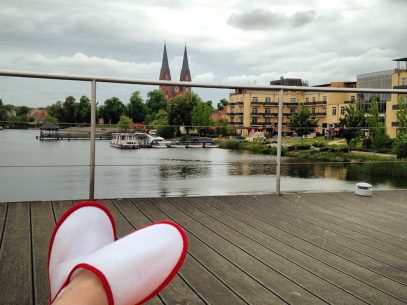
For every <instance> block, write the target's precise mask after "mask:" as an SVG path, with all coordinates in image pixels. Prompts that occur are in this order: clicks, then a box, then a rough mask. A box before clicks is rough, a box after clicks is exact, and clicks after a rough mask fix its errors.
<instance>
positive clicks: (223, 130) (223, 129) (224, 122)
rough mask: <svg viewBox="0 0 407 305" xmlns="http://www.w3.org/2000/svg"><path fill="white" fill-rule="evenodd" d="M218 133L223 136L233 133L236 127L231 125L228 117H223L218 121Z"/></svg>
mask: <svg viewBox="0 0 407 305" xmlns="http://www.w3.org/2000/svg"><path fill="white" fill-rule="evenodd" d="M216 125H217V127H216V134H217V135H221V136H223V137H226V136H229V135H233V133H234V128H233V127H232V126H230V125H229V122H228V119H226V118H221V119H220V120H219V122H216Z"/></svg>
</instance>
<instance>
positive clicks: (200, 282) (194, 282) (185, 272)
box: [126, 199, 245, 304]
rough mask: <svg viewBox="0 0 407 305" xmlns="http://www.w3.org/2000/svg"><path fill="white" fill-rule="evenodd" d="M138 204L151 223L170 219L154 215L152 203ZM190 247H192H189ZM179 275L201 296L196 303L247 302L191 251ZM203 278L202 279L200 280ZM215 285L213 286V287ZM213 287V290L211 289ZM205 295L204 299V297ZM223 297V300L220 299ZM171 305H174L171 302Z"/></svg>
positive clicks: (136, 202)
mask: <svg viewBox="0 0 407 305" xmlns="http://www.w3.org/2000/svg"><path fill="white" fill-rule="evenodd" d="M133 202H134V203H135V204H136V206H137V208H138V209H139V211H140V212H142V213H143V214H144V215H145V217H146V218H147V219H149V220H150V221H161V220H164V219H168V218H167V217H164V218H163V215H162V214H160V213H158V214H157V213H154V211H153V210H152V209H151V208H154V207H153V206H152V204H151V202H149V201H147V200H137V199H135V200H133ZM135 213H137V212H134V209H133V212H130V213H129V211H127V213H126V215H134V214H135ZM137 214H138V215H137V216H136V217H134V218H133V221H140V219H141V214H140V213H137ZM144 222H145V220H143V221H142V222H141V225H142V224H143V223H144ZM189 247H190V246H189ZM179 274H180V275H181V276H182V278H185V280H186V281H187V282H188V283H189V284H190V286H191V287H193V289H194V291H196V292H197V294H198V295H199V296H200V298H199V299H198V298H196V299H195V300H194V301H195V302H196V303H197V302H199V303H200V302H201V300H205V302H207V303H209V304H217V303H216V301H219V300H220V299H221V300H223V301H224V304H234V302H237V303H238V304H245V302H244V301H243V300H242V299H241V298H240V297H238V296H237V295H235V294H234V293H233V292H232V291H231V290H229V289H228V288H227V287H226V286H225V285H224V284H223V283H222V282H221V281H219V279H217V278H215V277H214V276H213V274H212V273H210V272H208V270H207V269H205V267H204V266H203V265H202V264H200V263H199V261H197V260H196V259H195V257H194V256H191V254H190V250H188V255H187V258H186V260H185V262H184V266H183V267H182V268H181V270H180V271H179ZM201 276H202V278H200V277H201ZM212 285H213V286H212ZM209 287H212V288H209ZM203 295H205V297H204V298H203V297H202V296H203ZM220 297H221V298H220ZM173 298H174V299H175V300H177V299H178V296H176V295H175V296H173ZM199 303H198V304H199ZM169 304H172V303H171V302H170V303H169Z"/></svg>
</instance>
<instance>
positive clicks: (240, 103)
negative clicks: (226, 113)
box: [229, 102, 243, 106]
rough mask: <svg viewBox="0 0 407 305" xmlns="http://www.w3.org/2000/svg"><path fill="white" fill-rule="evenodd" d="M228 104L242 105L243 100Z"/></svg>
mask: <svg viewBox="0 0 407 305" xmlns="http://www.w3.org/2000/svg"><path fill="white" fill-rule="evenodd" d="M229 105H231V106H234V105H243V102H231V103H229Z"/></svg>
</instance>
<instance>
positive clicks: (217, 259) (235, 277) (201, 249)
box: [155, 199, 323, 305]
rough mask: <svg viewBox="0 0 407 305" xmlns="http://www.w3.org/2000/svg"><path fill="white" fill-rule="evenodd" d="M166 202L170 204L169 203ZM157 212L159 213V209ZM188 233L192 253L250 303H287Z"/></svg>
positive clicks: (254, 265)
mask: <svg viewBox="0 0 407 305" xmlns="http://www.w3.org/2000/svg"><path fill="white" fill-rule="evenodd" d="M158 201H161V202H162V201H163V200H160V199H158V200H157V201H156V200H155V204H159V202H158ZM164 204H167V205H168V203H164ZM155 213H156V214H157V213H158V211H156V212H155ZM160 213H162V212H160ZM162 215H164V214H162ZM187 234H188V240H189V248H190V253H191V255H193V256H194V257H195V259H196V260H198V261H199V262H200V263H201V264H202V265H203V266H205V267H206V268H207V269H208V270H210V271H211V273H213V274H215V275H216V276H217V277H218V278H219V279H221V280H222V282H223V283H225V284H226V285H227V286H228V287H229V288H230V289H231V290H233V291H238V292H239V294H240V295H241V297H242V298H244V299H245V300H246V301H247V302H248V303H249V304H259V305H260V304H285V302H284V301H282V300H281V299H280V298H278V297H277V296H276V295H275V294H273V292H272V291H271V290H270V289H268V288H266V287H264V285H261V284H260V283H259V282H258V281H256V280H255V279H254V278H253V277H250V276H249V275H248V274H247V273H245V272H244V271H242V269H241V268H239V267H238V266H236V265H233V264H232V263H231V262H230V261H229V260H227V259H226V258H225V257H223V256H222V255H220V254H219V253H217V252H216V251H215V250H213V249H212V248H210V247H209V246H207V245H206V244H205V243H203V242H202V241H201V240H200V239H199V238H197V237H196V236H194V235H193V234H191V233H190V232H188V233H187ZM252 268H253V269H255V268H256V264H253V265H252ZM262 269H264V266H262ZM253 291H256V293H255V294H254V293H253ZM303 300H304V304H306V303H307V302H306V301H305V298H304V299H303ZM313 301H314V302H315V303H314V304H323V303H322V302H321V301H320V300H318V299H315V298H313ZM318 301H319V302H318ZM310 304H311V303H310Z"/></svg>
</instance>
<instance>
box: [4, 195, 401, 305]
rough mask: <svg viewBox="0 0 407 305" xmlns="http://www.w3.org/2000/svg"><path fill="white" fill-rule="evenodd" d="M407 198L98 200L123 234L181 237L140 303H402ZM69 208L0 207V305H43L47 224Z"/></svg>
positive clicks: (24, 204)
mask: <svg viewBox="0 0 407 305" xmlns="http://www.w3.org/2000/svg"><path fill="white" fill-rule="evenodd" d="M406 197H407V191H383V192H375V193H374V196H373V197H371V198H363V197H357V196H355V195H354V194H352V193H321V194H310V193H309V194H285V195H284V196H282V197H278V196H276V195H258V196H227V197H187V198H154V199H121V200H103V202H104V203H105V204H106V205H107V206H108V207H109V208H110V209H111V211H112V213H113V215H114V216H115V218H116V222H117V227H118V232H119V235H120V236H122V235H124V234H127V233H128V232H130V231H132V230H134V229H135V228H137V227H140V226H143V225H145V224H147V223H149V222H151V221H157V220H163V219H172V220H174V221H176V222H178V223H179V224H181V225H182V226H183V227H184V228H185V230H186V231H187V234H188V238H189V251H188V257H187V259H186V261H185V263H184V266H183V267H182V269H181V270H180V272H179V273H178V275H177V276H176V277H175V279H174V281H173V282H172V283H171V284H170V286H169V287H167V288H166V289H165V290H164V291H163V292H162V293H161V294H160V295H159V296H158V297H155V298H154V299H152V300H151V301H150V302H149V303H148V304H154V305H159V304H185V305H186V304H188V305H195V304H196V305H198V304H219V305H228V304H231V305H239V304H258V305H260V304H261V305H265V304H298V305H304V304H312V305H318V304H347V305H351V304H380V305H383V304H406V303H407V199H406ZM72 204H73V202H61V201H55V202H30V203H28V202H22V203H8V204H7V203H1V204H0V244H1V248H0V304H1V305H13V304H16V305H17V304H18V305H23V304H24V305H28V304H38V305H42V304H48V287H47V286H48V283H47V275H46V259H47V251H48V242H49V238H50V234H51V231H52V228H53V226H54V225H55V222H56V220H57V219H58V218H59V217H60V216H61V214H62V213H63V212H64V211H65V210H66V209H67V208H68V207H70V206H71V205H72Z"/></svg>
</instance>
